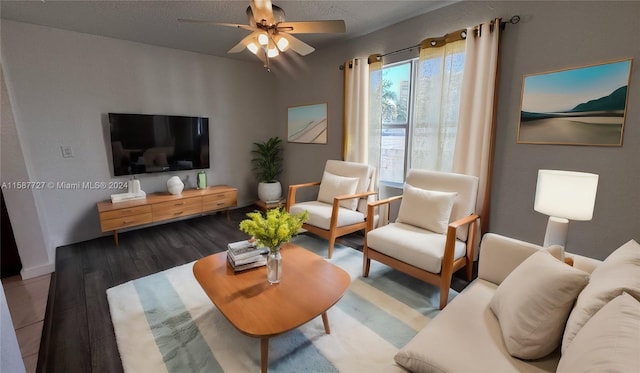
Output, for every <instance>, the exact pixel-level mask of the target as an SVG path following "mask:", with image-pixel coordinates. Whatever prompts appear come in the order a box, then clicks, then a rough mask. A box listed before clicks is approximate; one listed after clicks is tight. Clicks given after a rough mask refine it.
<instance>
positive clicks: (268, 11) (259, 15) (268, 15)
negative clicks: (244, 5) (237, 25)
mask: <svg viewBox="0 0 640 373" xmlns="http://www.w3.org/2000/svg"><path fill="white" fill-rule="evenodd" d="M250 6H251V11H252V12H253V17H254V18H255V20H256V23H262V20H265V22H266V23H267V25H273V24H275V23H276V22H275V18H274V17H273V7H272V6H271V0H251V1H250Z"/></svg>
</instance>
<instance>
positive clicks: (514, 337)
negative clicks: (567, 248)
mask: <svg viewBox="0 0 640 373" xmlns="http://www.w3.org/2000/svg"><path fill="white" fill-rule="evenodd" d="M588 281H589V274H588V273H586V272H583V271H581V270H578V269H575V268H573V267H571V266H568V265H566V264H565V263H564V262H562V261H560V260H558V259H556V258H554V257H553V256H552V255H551V254H549V253H548V252H547V251H545V250H540V251H538V252H536V253H534V254H533V255H531V256H529V257H528V258H527V259H525V260H524V261H523V262H522V263H521V264H520V265H519V266H518V267H516V268H515V269H514V270H513V271H512V272H511V273H510V274H509V275H508V276H507V277H506V278H505V279H504V281H503V282H502V283H501V284H500V286H498V288H497V289H496V292H495V294H494V295H493V298H492V299H491V302H490V303H489V307H490V308H491V310H492V311H493V313H494V314H495V315H496V317H497V318H498V322H499V324H500V330H501V332H502V337H503V339H504V343H505V345H506V348H507V351H509V353H510V354H511V355H512V356H514V357H517V358H521V359H538V358H541V357H544V356H546V355H548V354H550V353H551V352H553V350H555V349H556V348H557V347H558V346H559V345H560V341H561V340H562V332H563V330H564V325H565V322H566V321H567V316H569V312H570V311H571V307H572V306H573V302H574V301H575V299H576V297H577V296H578V293H580V291H581V290H582V289H583V288H584V286H585V285H586V284H587V282H588Z"/></svg>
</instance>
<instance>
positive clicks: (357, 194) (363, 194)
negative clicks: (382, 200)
mask: <svg viewBox="0 0 640 373" xmlns="http://www.w3.org/2000/svg"><path fill="white" fill-rule="evenodd" d="M377 193H378V192H376V191H373V190H371V191H368V192H362V193H355V194H344V195H341V196H336V197H334V203H335V200H336V199H337V200H338V201H344V200H345V199H352V198H362V197H367V196H372V195H374V194H377Z"/></svg>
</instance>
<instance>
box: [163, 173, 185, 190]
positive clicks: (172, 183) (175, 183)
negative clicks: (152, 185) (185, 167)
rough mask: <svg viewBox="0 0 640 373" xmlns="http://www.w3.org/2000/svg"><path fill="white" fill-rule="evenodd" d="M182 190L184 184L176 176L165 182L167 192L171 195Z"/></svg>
mask: <svg viewBox="0 0 640 373" xmlns="http://www.w3.org/2000/svg"><path fill="white" fill-rule="evenodd" d="M183 189H184V183H183V182H182V180H180V178H179V177H177V176H172V177H171V178H169V180H167V190H168V191H169V193H171V194H180V193H182V190H183Z"/></svg>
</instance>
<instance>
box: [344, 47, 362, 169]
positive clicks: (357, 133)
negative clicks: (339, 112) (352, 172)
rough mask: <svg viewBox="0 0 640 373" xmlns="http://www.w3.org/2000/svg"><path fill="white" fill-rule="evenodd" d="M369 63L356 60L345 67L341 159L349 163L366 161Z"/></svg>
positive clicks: (347, 63)
mask: <svg viewBox="0 0 640 373" xmlns="http://www.w3.org/2000/svg"><path fill="white" fill-rule="evenodd" d="M368 122H369V64H368V62H367V59H366V58H355V59H353V60H350V61H347V62H346V63H345V66H344V134H343V143H342V158H343V159H344V160H345V161H349V162H359V163H367V162H368V155H367V150H368V137H369V130H368V128H367V123H368Z"/></svg>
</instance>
